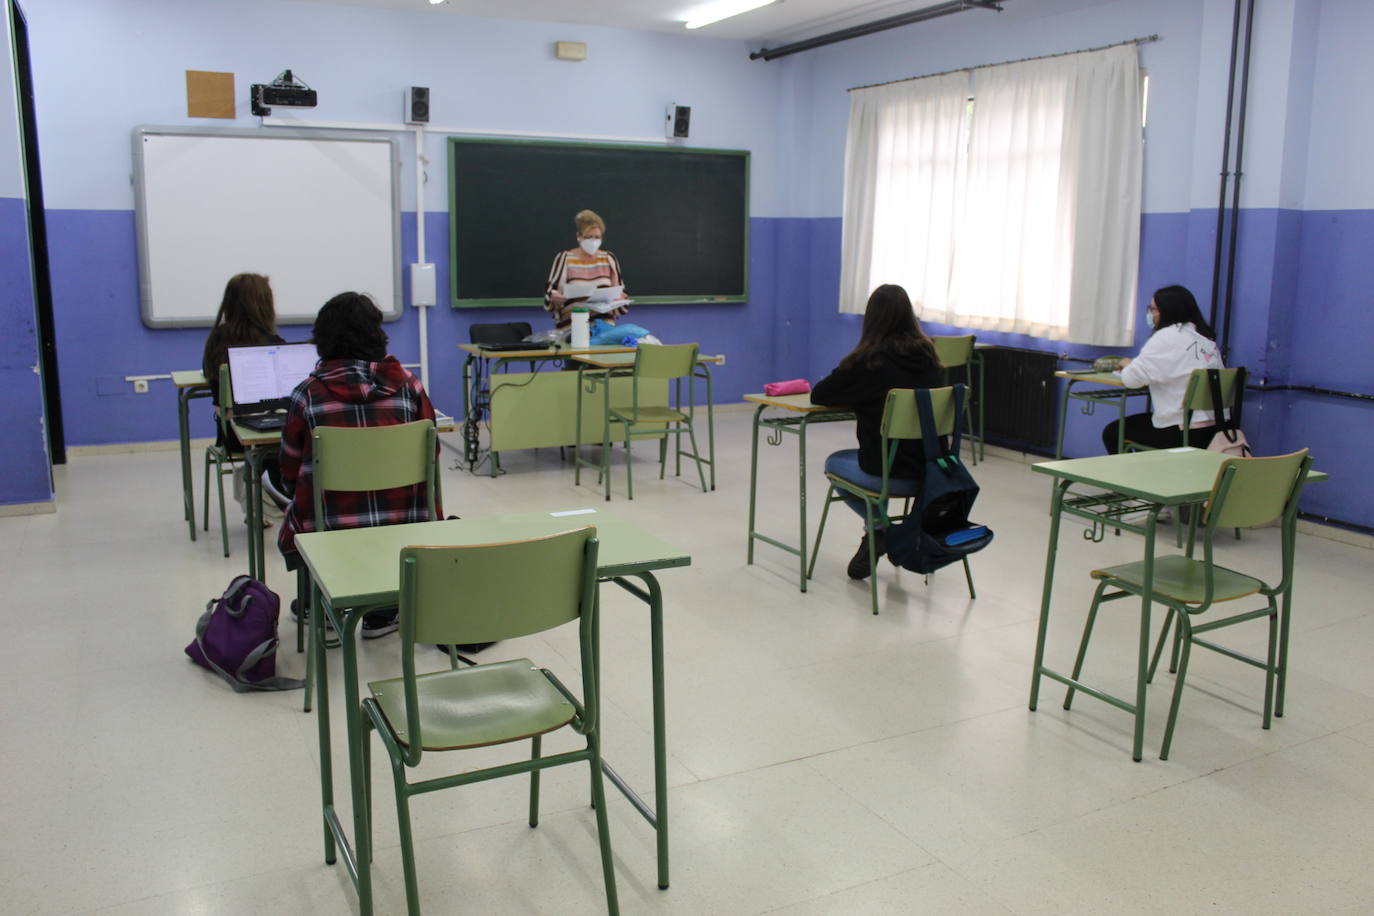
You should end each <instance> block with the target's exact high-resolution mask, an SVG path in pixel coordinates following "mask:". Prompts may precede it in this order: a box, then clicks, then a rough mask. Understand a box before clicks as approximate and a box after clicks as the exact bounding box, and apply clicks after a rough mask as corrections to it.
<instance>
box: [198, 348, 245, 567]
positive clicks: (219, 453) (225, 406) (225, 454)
mask: <svg viewBox="0 0 1374 916" xmlns="http://www.w3.org/2000/svg"><path fill="white" fill-rule="evenodd" d="M233 408H234V389H233V386H232V385H230V383H229V364H228V363H225V364H223V365H221V366H220V367H219V411H218V416H217V417H216V418H215V422H216V423H218V424H219V429H220V436H219V438H220V440H221V441H222V442H225V443H228V442H232V441H235V440H234V438H233V436H234V434H233V432H232V431H231V430H230V428H229V426H230V424H229V414H230V413H231V412H232V411H233ZM242 459H243V452H242V451H237V450H233V449H230V448H229V446H228V445H221V444H220V443H219V442H212V443H210V444H209V445H207V446H206V447H205V486H204V490H205V500H204V503H203V504H202V505H201V515H202V516H204V517H205V530H206V531H209V530H210V465H211V464H213V465H214V466H215V484H216V485H217V486H218V488H219V534H220V539H221V540H222V541H223V542H224V555H225V556H226V557H227V556H229V521H228V519H226V518H225V516H224V478H225V477H226V476H229V475H231V474H235V473H237V472H238V462H239V461H240V460H242ZM225 465H228V467H227V468H226V467H225ZM245 466H246V465H245Z"/></svg>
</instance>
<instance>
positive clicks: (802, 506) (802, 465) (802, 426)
mask: <svg viewBox="0 0 1374 916" xmlns="http://www.w3.org/2000/svg"><path fill="white" fill-rule="evenodd" d="M807 419H808V418H807V417H806V416H803V417H802V418H801V421H800V422H799V423H798V424H797V468H798V470H797V490H798V498H797V507H798V512H799V514H800V516H801V529H800V530H801V548H800V549H799V550H798V551H797V572H798V579H799V581H800V582H801V590H802V591H803V592H805V591H806V422H807Z"/></svg>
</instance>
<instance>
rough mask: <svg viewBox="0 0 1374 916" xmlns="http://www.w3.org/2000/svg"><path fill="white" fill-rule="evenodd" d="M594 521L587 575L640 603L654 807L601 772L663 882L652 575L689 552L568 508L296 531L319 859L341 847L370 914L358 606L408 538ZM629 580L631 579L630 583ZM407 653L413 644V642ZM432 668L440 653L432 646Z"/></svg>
mask: <svg viewBox="0 0 1374 916" xmlns="http://www.w3.org/2000/svg"><path fill="white" fill-rule="evenodd" d="M586 525H594V526H595V527H596V531H597V537H598V539H599V540H600V542H601V543H600V549H599V551H598V562H597V578H598V580H599V581H601V582H614V583H615V584H616V585H619V586H620V587H621V588H623V589H625V590H626V591H628V592H630V593H631V594H632V595H635V596H636V597H637V598H639V599H641V600H642V601H644V603H645V604H647V605H648V610H649V632H650V646H649V652H650V661H651V664H652V670H653V685H652V690H653V704H654V805H655V807H654V808H650V807H649V805H648V804H647V803H646V802H644V801H643V800H642V799H641V798H640V797H639V796H638V795H637V794H635V792H634V790H632V789H631V788H630V787H629V785H628V784H627V783H626V782H625V780H624V779H622V778H621V777H620V775H619V774H618V773H616V772H615V770H614V769H612V768H611V766H610V765H609V764H603V769H604V771H605V773H606V776H607V777H608V778H610V780H611V782H613V783H614V784H615V785H616V786H617V787H618V788H619V789H620V791H621V792H622V793H624V794H625V797H626V798H628V799H629V800H630V803H631V804H632V805H634V807H635V808H636V809H637V810H638V811H639V813H640V814H642V815H643V816H644V818H645V819H646V820H647V821H648V822H649V823H650V824H651V825H653V827H654V830H655V833H656V836H657V847H658V849H657V851H658V886H659V887H661V888H666V887H667V886H668V769H667V761H668V750H667V739H666V737H665V735H666V718H667V716H666V712H665V703H664V686H663V685H664V676H663V593H662V591H661V589H660V587H659V584H658V580H657V579H656V578H655V577H654V572H655V571H657V570H662V569H672V568H674V567H679V566H689V565H691V562H692V558H691V557H690V556H689V555H688V554H686V553H685V552H683V551H682V550H680V549H679V548H677V547H674V546H672V545H671V544H668V543H666V542H664V541H662V540H660V539H659V538H658V537H656V536H655V535H653V534H651V533H650V532H648V531H645V530H644V529H642V528H639V527H637V526H635V525H631V524H629V523H628V522H624V521H621V520H620V519H618V518H615V517H613V516H609V515H607V514H605V513H604V512H596V511H585V512H578V513H576V514H569V515H556V514H552V513H542V512H540V513H529V514H523V515H498V516H489V517H486V518H465V519H450V520H448V521H442V522H420V523H417V524H409V525H388V526H384V527H380V528H352V529H343V530H338V531H324V532H312V533H310V534H302V535H300V536H298V537H297V538H296V545H297V547H298V548H299V549H300V554H301V559H302V560H304V562H305V568H306V569H307V570H308V572H309V574H310V579H311V588H312V593H311V605H310V606H311V608H313V609H322V610H323V612H324V613H311V615H310V651H311V652H313V653H315V656H314V657H315V672H316V674H315V684H316V703H317V715H318V717H319V722H318V724H319V737H320V790H321V803H322V810H323V818H324V848H325V861H326V862H328V863H330V864H333V862H334V860H335V855H336V847H337V848H338V849H341V850H342V852H343V856H344V864H345V865H346V866H347V868H348V872H349V875H350V877H352V879H353V881H354V883H355V886H356V887H357V890H358V899H359V904H360V910H361V911H362V913H363V914H368V913H370V912H371V911H372V882H371V874H370V859H371V850H369V849H368V840H367V823H366V817H367V808H366V805H365V804H363V803H362V801H361V799H362V789H363V785H364V780H365V779H366V778H367V773H366V772H365V771H364V765H363V758H362V756H361V754H362V744H361V742H362V741H363V740H365V739H366V735H365V733H364V731H363V728H362V714H361V707H360V696H359V693H360V688H359V683H358V656H357V645H356V639H355V636H356V633H357V629H358V623H359V621H360V620H361V619H362V617H363V615H364V613H366V612H367V611H368V610H371V609H375V608H379V607H392V606H395V604H396V602H397V600H398V599H397V592H398V590H399V583H400V563H399V560H398V557H399V555H400V551H401V548H402V547H406V546H408V545H412V544H424V545H444V546H455V545H462V544H489V543H497V542H502V541H516V540H523V539H526V538H535V537H543V536H545V535H548V534H554V533H557V532H560V531H568V530H570V529H573V528H580V527H583V526H586ZM631 579H638V580H640V582H639V583H638V584H637V583H635V582H632V581H630V580H631ZM326 613H327V614H328V615H329V616H330V618H331V622H332V623H333V624H334V627H335V630H336V632H337V633H338V634H339V642H340V644H341V648H342V655H343V679H344V697H345V704H346V705H345V708H344V722H345V723H346V725H347V729H348V749H349V751H348V756H349V760H348V763H349V777H350V785H351V788H352V793H351V794H352V800H353V831H354V843H355V845H354V847H350V845H349V842H348V837H347V835H346V834H345V832H344V828H343V824H342V822H341V821H340V819H339V814H338V811H337V809H336V807H335V804H334V784H333V764H332V760H331V757H332V755H331V753H330V740H329V734H330V732H329V685H328V680H329V678H328V672H329V667H328V665H327V664H326V663H325V656H324V651H325V650H324V625H323V622H322V621H323V619H324V614H326ZM417 651H422V650H420V649H419V647H417ZM432 654H433V656H434V662H435V663H436V664H435V667H436V668H438V667H439V663H441V662H442V661H443V660H444V659H443V656H442V655H440V654H439V653H438V652H434V653H432Z"/></svg>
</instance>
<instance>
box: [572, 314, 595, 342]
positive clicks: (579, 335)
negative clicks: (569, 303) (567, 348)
mask: <svg viewBox="0 0 1374 916" xmlns="http://www.w3.org/2000/svg"><path fill="white" fill-rule="evenodd" d="M589 317H590V315H589V313H588V312H587V310H586V309H584V308H575V309H573V310H572V348H573V349H574V350H585V349H587V347H589V346H591V335H590V332H589V330H588V328H587V321H588V319H589Z"/></svg>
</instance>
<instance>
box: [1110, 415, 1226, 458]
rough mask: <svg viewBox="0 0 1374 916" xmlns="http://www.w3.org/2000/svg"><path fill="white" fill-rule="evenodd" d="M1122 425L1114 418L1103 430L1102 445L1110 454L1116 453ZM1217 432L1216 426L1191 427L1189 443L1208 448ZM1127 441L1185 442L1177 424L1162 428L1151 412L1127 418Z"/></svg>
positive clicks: (1168, 445)
mask: <svg viewBox="0 0 1374 916" xmlns="http://www.w3.org/2000/svg"><path fill="white" fill-rule="evenodd" d="M1120 425H1121V421H1120V420H1113V421H1112V422H1110V423H1108V424H1107V425H1106V427H1105V428H1103V430H1102V447H1103V448H1105V449H1106V450H1107V454H1108V455H1115V454H1116V450H1117V449H1116V429H1117V427H1118V426H1120ZM1216 432H1217V428H1216V427H1215V426H1200V427H1198V428H1196V429H1190V430H1188V444H1189V445H1191V446H1192V447H1193V448H1206V447H1207V444H1208V443H1209V442H1211V441H1212V437H1213V436H1215V435H1216ZM1126 441H1127V442H1139V443H1140V444H1141V445H1147V446H1149V447H1150V448H1178V447H1179V446H1180V445H1182V444H1183V437H1182V433H1181V431H1180V429H1179V427H1177V426H1166V427H1164V428H1163V429H1160V428H1159V427H1157V426H1155V425H1154V422H1153V420H1151V418H1150V415H1149V414H1147V413H1133V414H1131V415H1130V416H1129V417H1127V418H1126Z"/></svg>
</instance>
